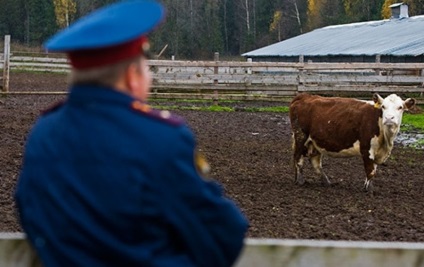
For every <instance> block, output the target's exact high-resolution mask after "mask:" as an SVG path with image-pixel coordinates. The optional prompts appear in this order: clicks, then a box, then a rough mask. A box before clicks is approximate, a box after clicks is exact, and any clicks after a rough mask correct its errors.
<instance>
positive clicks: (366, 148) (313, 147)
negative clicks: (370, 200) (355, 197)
mask: <svg viewBox="0 0 424 267" xmlns="http://www.w3.org/2000/svg"><path fill="white" fill-rule="evenodd" d="M413 105H415V99H411V98H408V99H406V100H405V101H403V100H402V99H401V98H400V97H399V96H397V95H395V94H392V95H389V96H387V97H386V98H384V99H383V98H382V97H381V96H380V95H378V94H374V96H373V101H362V100H358V99H353V98H341V97H322V96H318V95H310V94H305V93H303V94H299V95H297V96H296V97H295V98H294V99H293V100H292V102H291V103H290V122H291V128H292V133H293V159H294V167H295V182H296V183H298V184H303V183H304V178H303V176H302V167H303V163H304V158H305V157H307V158H309V159H310V162H311V163H312V166H313V167H314V169H315V171H316V173H317V174H319V175H320V176H321V179H322V181H323V183H325V184H330V181H329V180H328V177H327V175H325V174H324V172H323V171H322V164H321V159H322V155H329V156H333V157H353V156H359V157H362V160H363V162H364V167H365V173H366V178H365V184H364V188H365V189H366V190H372V179H373V178H374V176H375V174H376V169H377V165H379V164H382V163H383V162H385V161H386V159H387V158H388V157H389V156H390V153H391V151H392V148H393V141H394V139H395V137H396V135H397V134H398V132H399V128H400V124H401V122H402V115H403V112H404V111H405V110H407V109H409V108H411V107H412V106H413Z"/></svg>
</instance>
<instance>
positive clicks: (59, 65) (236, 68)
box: [0, 54, 424, 100]
mask: <svg viewBox="0 0 424 267" xmlns="http://www.w3.org/2000/svg"><path fill="white" fill-rule="evenodd" d="M9 64H10V68H11V69H12V70H26V71H42V72H69V71H70V67H69V64H68V60H67V59H66V58H52V57H29V56H14V55H13V54H12V55H11V56H10V63H9ZM149 65H150V66H151V71H152V73H153V91H152V95H154V96H156V97H179V96H182V95H184V96H185V97H188V98H199V97H200V98H218V97H219V98H228V97H230V98H233V99H236V98H240V99H258V98H260V99H267V100H272V99H279V98H280V97H292V96H294V95H296V94H297V93H299V92H312V93H314V92H319V93H322V94H324V93H328V94H369V93H371V92H380V93H405V94H415V95H416V96H422V94H423V92H424V63H379V62H376V63H314V62H295V63H286V62H251V61H247V62H241V61H240V62H239V61H219V60H214V61H178V60H150V61H149ZM3 66H4V63H2V62H0V68H3Z"/></svg>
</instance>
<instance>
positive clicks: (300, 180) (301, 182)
mask: <svg viewBox="0 0 424 267" xmlns="http://www.w3.org/2000/svg"><path fill="white" fill-rule="evenodd" d="M294 183H295V184H298V185H303V184H305V179H303V177H300V178H299V177H298V178H296V179H295V180H294Z"/></svg>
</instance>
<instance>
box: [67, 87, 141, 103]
mask: <svg viewBox="0 0 424 267" xmlns="http://www.w3.org/2000/svg"><path fill="white" fill-rule="evenodd" d="M134 100H136V99H135V98H134V97H132V96H130V95H128V94H125V93H123V92H120V91H117V90H115V89H113V88H111V87H106V86H98V85H74V86H72V87H71V89H70V93H69V97H68V101H69V102H70V103H80V104H84V103H87V104H88V103H93V102H102V103H110V104H122V105H128V104H129V103H131V102H133V101H134Z"/></svg>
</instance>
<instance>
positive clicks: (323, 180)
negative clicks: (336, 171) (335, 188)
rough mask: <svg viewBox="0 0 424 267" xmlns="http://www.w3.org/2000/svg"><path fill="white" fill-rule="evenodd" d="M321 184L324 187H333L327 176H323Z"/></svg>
mask: <svg viewBox="0 0 424 267" xmlns="http://www.w3.org/2000/svg"><path fill="white" fill-rule="evenodd" d="M321 183H322V184H323V185H324V186H330V185H331V182H330V180H329V179H328V177H327V175H325V174H324V175H321Z"/></svg>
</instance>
